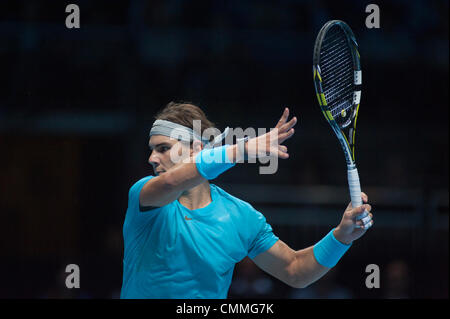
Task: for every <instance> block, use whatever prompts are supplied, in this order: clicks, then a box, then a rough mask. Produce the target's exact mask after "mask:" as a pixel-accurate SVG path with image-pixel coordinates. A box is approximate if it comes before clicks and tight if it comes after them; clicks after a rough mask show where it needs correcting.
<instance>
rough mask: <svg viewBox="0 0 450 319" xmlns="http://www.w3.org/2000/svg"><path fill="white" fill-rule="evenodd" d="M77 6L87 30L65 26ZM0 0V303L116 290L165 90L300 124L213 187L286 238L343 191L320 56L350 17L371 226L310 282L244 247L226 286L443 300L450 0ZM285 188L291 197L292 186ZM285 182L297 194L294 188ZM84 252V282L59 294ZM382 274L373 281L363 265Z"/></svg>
mask: <svg viewBox="0 0 450 319" xmlns="http://www.w3.org/2000/svg"><path fill="white" fill-rule="evenodd" d="M69 3H76V4H77V5H78V6H79V8H80V12H81V15H80V17H81V28H80V29H67V28H66V26H65V19H66V16H67V15H68V13H66V12H65V7H66V5H67V4H69ZM369 3H371V2H367V3H366V2H364V1H356V0H352V1H313V0H311V1H293V0H283V1H276V2H275V1H266V0H264V1H256V0H251V1H247V0H246V1H239V2H232V1H206V0H202V1H195V2H191V1H181V0H178V1H176V0H168V1H162V0H152V1H149V0H146V1H134V0H129V1H122V0H121V1H106V0H101V1H87V0H77V1H72V2H65V1H22V0H20V1H19V0H8V1H2V2H0V38H1V42H0V69H1V76H0V81H1V82H0V145H1V147H2V151H1V154H2V156H0V213H1V219H2V226H3V227H2V229H3V230H2V235H1V238H0V242H1V243H2V249H1V250H2V252H1V263H0V274H1V275H0V298H117V297H118V296H119V292H120V288H121V284H122V258H123V240H122V225H123V220H124V214H125V211H126V208H127V195H128V190H129V188H130V186H131V185H132V184H133V183H134V182H135V181H137V180H138V179H140V178H141V177H143V176H147V175H150V174H153V172H152V169H151V166H150V165H149V164H148V163H147V160H148V156H149V149H148V147H147V143H148V132H149V129H150V127H151V124H152V122H153V120H154V119H153V116H154V115H155V113H156V112H157V111H158V110H160V109H161V108H162V107H164V106H165V105H166V104H167V103H168V102H170V101H191V102H193V103H195V104H197V105H199V106H201V107H202V108H203V109H204V110H205V113H206V115H207V116H208V117H209V118H210V120H212V121H213V122H214V123H215V124H216V125H217V127H218V128H219V129H220V130H223V129H224V128H225V127H227V126H229V127H242V128H244V129H245V128H247V127H254V128H267V129H269V128H271V127H273V126H274V125H275V124H276V122H277V121H278V118H279V117H280V115H281V113H282V111H283V108H284V107H286V106H288V107H289V108H290V110H291V113H292V114H294V115H295V116H297V117H298V118H299V124H297V127H296V134H295V135H294V137H293V138H292V139H290V140H288V141H287V142H286V143H285V144H286V145H287V146H288V148H289V150H290V158H289V159H288V160H280V162H279V168H278V171H277V172H276V174H273V175H260V174H259V173H258V165H257V164H246V165H244V164H238V165H236V167H235V168H233V169H232V170H230V171H228V172H226V173H225V174H223V175H221V176H220V177H219V178H218V179H217V180H215V181H214V182H213V183H215V184H217V185H219V186H221V187H223V188H224V189H225V190H227V191H228V192H230V193H231V194H233V195H236V196H238V197H240V198H242V199H244V200H248V201H249V202H250V203H251V204H252V205H254V207H255V208H257V209H258V210H260V211H261V212H262V213H263V214H264V215H265V216H266V217H267V220H268V222H269V223H270V224H271V225H272V227H273V229H274V232H275V233H276V234H277V235H278V236H279V237H280V238H281V239H282V240H283V241H285V242H286V243H287V244H289V245H290V246H291V247H292V248H295V249H300V248H304V247H306V246H310V245H313V244H314V243H315V242H317V241H318V240H319V239H320V238H322V237H323V236H324V235H325V234H326V233H327V232H328V231H329V230H330V229H331V227H334V226H335V225H337V224H338V223H339V221H340V217H341V215H342V212H343V210H344V209H345V207H346V205H347V203H348V202H349V198H350V197H349V195H348V186H347V177H346V170H345V160H344V156H343V154H342V151H341V149H340V146H339V144H338V143H337V140H336V137H335V136H334V134H333V132H332V130H331V129H330V127H329V125H328V123H327V122H326V121H325V119H324V118H323V115H322V113H321V112H320V109H319V106H318V104H317V100H316V97H315V91H314V86H313V81H312V70H311V69H312V51H313V46H314V40H315V37H316V35H317V32H318V31H319V29H320V27H321V26H322V25H323V24H324V23H325V22H326V21H328V20H332V19H340V20H343V21H345V22H347V23H348V24H349V25H350V26H351V27H352V29H353V31H354V33H355V36H356V38H357V40H358V42H359V45H360V53H361V64H362V70H363V71H362V72H363V90H362V100H361V107H360V111H359V116H358V132H357V137H356V138H357V140H356V143H357V146H356V147H357V151H356V161H357V163H358V170H359V174H360V179H361V185H362V190H363V191H364V192H366V193H367V194H368V195H369V200H370V202H371V204H372V206H373V210H374V220H375V225H374V227H373V229H371V230H369V231H368V232H367V234H366V235H365V236H364V237H363V238H361V239H360V240H359V241H358V242H355V243H354V245H353V247H352V248H351V249H350V250H349V252H348V253H347V254H346V255H345V256H344V257H343V259H342V260H341V262H340V263H339V264H338V266H337V267H336V268H335V269H333V270H332V271H331V272H330V273H329V274H327V275H326V276H325V277H324V278H323V279H322V280H320V281H318V282H317V283H315V284H313V285H311V286H310V287H308V288H307V289H303V290H301V291H300V290H298V289H293V288H290V287H288V286H286V285H284V284H282V283H281V282H279V281H278V280H276V279H272V278H271V277H269V276H268V275H265V274H264V273H263V272H262V271H261V270H259V269H257V268H256V266H254V264H253V263H251V262H249V260H247V259H245V260H243V261H242V262H241V263H239V264H238V265H237V266H236V269H235V273H234V277H233V283H232V285H231V288H230V292H229V297H230V298H243V297H246V298H247V297H257V298H259V297H261V298H267V297H269V298H270V297H273V298H315V297H319V298H320V297H322V298H336V297H337V298H340V297H343V298H448V215H449V193H448V180H449V179H448V176H449V175H448V173H449V171H448V162H449V155H448V82H449V81H448V80H449V79H448V62H449V51H448V47H449V41H448V36H449V26H448V1H446V0H433V1H425V0H423V1H418V0H415V1H406V0H402V1H400V0H399V1H377V2H375V3H377V4H378V5H379V7H380V12H381V28H380V29H368V28H366V26H365V19H366V17H367V15H368V13H366V12H365V8H366V6H367V5H368V4H369ZM281 190H283V191H281ZM284 190H286V191H284ZM71 263H74V264H78V265H79V266H80V270H81V288H80V289H72V290H69V289H66V287H65V286H64V278H65V275H66V274H65V273H64V268H65V266H66V265H67V264H71ZM369 264H377V265H378V266H379V267H380V269H381V274H382V277H381V288H380V289H368V288H366V286H365V284H364V281H365V278H366V276H367V273H365V267H366V265H369Z"/></svg>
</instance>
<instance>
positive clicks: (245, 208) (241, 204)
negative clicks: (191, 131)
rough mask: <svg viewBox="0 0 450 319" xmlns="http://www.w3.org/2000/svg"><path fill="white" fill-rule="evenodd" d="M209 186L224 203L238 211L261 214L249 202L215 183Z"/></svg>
mask: <svg viewBox="0 0 450 319" xmlns="http://www.w3.org/2000/svg"><path fill="white" fill-rule="evenodd" d="M211 188H213V190H214V191H215V192H216V193H217V194H218V195H219V196H220V199H221V201H222V202H223V203H224V204H225V205H227V206H228V205H232V206H235V207H237V208H238V209H239V211H240V213H243V212H246V213H250V214H261V213H260V212H258V211H257V210H256V209H255V208H254V207H253V206H252V205H251V204H250V203H248V202H246V201H245V200H242V199H240V198H238V197H236V196H234V195H231V194H230V193H228V192H226V191H225V190H223V189H222V188H220V187H219V186H217V185H214V184H211Z"/></svg>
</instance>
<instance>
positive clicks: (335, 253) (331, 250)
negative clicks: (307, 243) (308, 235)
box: [313, 228, 352, 268]
mask: <svg viewBox="0 0 450 319" xmlns="http://www.w3.org/2000/svg"><path fill="white" fill-rule="evenodd" d="M334 229H335V228H333V229H332V230H331V231H330V232H329V233H328V234H327V235H326V236H325V237H324V238H322V239H321V240H320V241H319V242H318V243H317V244H315V245H314V247H313V252H314V257H316V260H317V262H318V263H319V264H321V265H322V266H325V267H328V268H332V267H334V266H336V264H337V263H338V261H339V259H341V257H342V256H343V255H344V254H345V252H346V251H347V250H348V249H349V248H350V246H351V245H352V244H349V245H345V244H343V243H341V242H340V241H339V240H337V239H336V237H334V235H333V231H334Z"/></svg>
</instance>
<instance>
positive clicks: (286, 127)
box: [245, 108, 297, 159]
mask: <svg viewBox="0 0 450 319" xmlns="http://www.w3.org/2000/svg"><path fill="white" fill-rule="evenodd" d="M288 117H289V109H288V108H285V109H284V112H283V114H282V115H281V118H280V120H279V121H278V123H277V125H276V126H275V128H273V129H272V130H271V131H270V132H268V133H266V134H263V135H261V136H257V137H255V138H252V139H249V140H248V142H247V143H246V145H245V148H246V153H247V156H248V158H266V157H270V156H277V157H279V158H282V159H287V158H289V154H288V150H287V147H286V146H285V145H281V144H282V143H283V142H284V141H286V140H287V139H288V138H290V137H292V135H294V129H293V127H294V125H295V124H296V123H297V118H296V117H295V116H294V117H293V118H292V119H291V120H290V121H287V120H288Z"/></svg>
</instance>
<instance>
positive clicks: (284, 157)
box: [278, 151, 289, 159]
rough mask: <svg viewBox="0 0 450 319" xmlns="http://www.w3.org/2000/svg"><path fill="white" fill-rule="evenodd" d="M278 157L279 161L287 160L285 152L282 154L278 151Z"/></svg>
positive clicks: (287, 156)
mask: <svg viewBox="0 0 450 319" xmlns="http://www.w3.org/2000/svg"><path fill="white" fill-rule="evenodd" d="M278 157H279V158H281V159H288V158H289V154H288V153H286V152H282V151H278Z"/></svg>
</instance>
